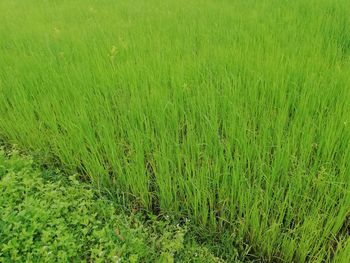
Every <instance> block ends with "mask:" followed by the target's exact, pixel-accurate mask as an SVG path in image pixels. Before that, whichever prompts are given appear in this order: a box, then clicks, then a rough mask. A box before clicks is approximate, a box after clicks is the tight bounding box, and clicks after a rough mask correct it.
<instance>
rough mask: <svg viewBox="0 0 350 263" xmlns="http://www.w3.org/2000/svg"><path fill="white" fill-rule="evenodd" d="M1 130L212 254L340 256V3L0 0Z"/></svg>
mask: <svg viewBox="0 0 350 263" xmlns="http://www.w3.org/2000/svg"><path fill="white" fill-rule="evenodd" d="M0 142H1V144H2V145H3V146H4V147H7V148H9V147H11V146H9V145H17V146H16V147H18V148H20V149H21V150H22V151H23V152H25V153H26V154H28V155H30V156H32V158H33V160H35V162H36V163H38V165H39V164H40V167H41V168H40V169H44V170H47V171H55V170H56V169H59V170H60V174H61V175H62V176H64V175H66V177H67V178H68V177H69V176H70V175H72V174H77V175H78V176H76V177H77V182H78V184H79V183H81V184H87V185H89V186H90V187H91V188H92V189H93V191H94V192H95V193H96V195H99V196H100V198H101V199H106V198H107V199H108V200H109V201H110V202H112V203H113V205H116V206H118V207H122V209H123V210H124V211H123V213H126V214H127V213H130V211H132V213H140V214H147V215H149V214H152V215H153V216H154V217H156V218H157V220H160V221H161V220H163V219H164V220H165V219H166V218H171V219H172V220H173V221H174V222H179V223H178V224H179V225H180V228H181V227H184V228H185V227H186V228H187V227H188V229H190V235H191V236H192V237H193V238H195V239H196V242H198V243H199V245H198V246H200V245H202V244H205V245H206V246H208V247H209V248H208V251H209V250H210V252H208V253H209V254H210V255H212V254H211V253H213V258H215V256H214V254H215V255H216V256H218V257H219V258H222V259H223V260H226V261H228V262H235V261H237V262H238V261H243V262H252V261H253V262H344V263H347V262H350V3H349V1H348V0H337V1H333V0H309V1H302V0H294V1H291V0H259V1H258V0H216V1H214V0H186V1H185V0H177V1H174V0H147V1H146V0H130V1H121V0H85V1H83V0H75V1H68V0H60V1H58V0H27V1H20V0H0ZM4 156H5V155H4ZM0 158H3V159H4V158H8V157H1V156H0ZM1 167H4V165H3V166H0V171H1V169H3V170H4V171H5V170H6V171H7V170H8V169H7V168H6V169H4V168H1ZM5 173H6V174H7V172H4V174H5ZM48 173H49V174H51V173H50V172H48ZM15 175H16V176H17V177H20V176H24V174H23V173H16V174H15ZM16 176H12V177H11V178H12V179H11V180H19V181H18V182H20V180H21V179H20V178H18V179H16ZM25 176H26V178H28V174H25ZM29 177H30V176H29ZM26 180H27V179H26ZM33 180H36V179H35V177H33ZM1 187H2V186H1ZM28 187H29V186H28ZM4 189H5V188H4ZM1 193H2V192H1ZM1 202H4V203H6V202H5V201H4V200H1ZM8 202H9V203H10V201H8ZM91 202H99V201H98V199H93V201H91ZM13 205H14V206H15V205H16V203H13ZM31 205H33V204H31ZM0 208H2V206H0ZM7 209H9V208H7ZM2 214H3V212H2V211H0V241H1V237H2V236H3V235H4V233H5V232H4V231H6V229H5V227H4V226H5V225H6V224H2V223H1V222H2V221H3V220H4V219H3V218H2V217H3V215H2ZM33 216H34V215H33ZM107 216H108V214H107ZM11 218H12V217H11ZM13 220H18V219H15V218H13ZM113 220H115V219H114V218H113ZM141 221H142V220H141ZM157 222H158V221H157ZM174 224H175V223H174ZM70 227H71V226H70ZM169 227H170V228H171V226H169ZM164 231H167V230H165V229H164ZM131 232H132V231H131ZM132 233H133V232H132ZM160 235H161V234H160ZM77 242H78V241H77ZM144 242H146V244H149V243H147V242H148V241H147V237H145V241H144ZM91 244H93V245H94V244H95V243H91ZM0 248H2V246H1V244H0ZM131 248H133V246H131ZM137 249H138V248H137V247H134V250H137ZM143 249H144V248H143ZM152 249H154V248H152ZM155 250H156V249H155ZM204 250H205V251H207V250H206V249H204ZM82 251H83V250H82ZM152 251H153V250H152ZM137 252H139V251H135V253H134V254H138V253H137ZM158 252H159V251H158ZM1 253H4V252H2V251H0V259H1V256H2V254H1ZM82 253H87V252H86V251H85V252H82ZM150 253H151V252H150ZM181 253H184V252H183V250H182V252H181ZM84 255H85V254H84ZM142 255H144V254H142ZM186 255H187V254H186ZM188 255H189V254H188ZM81 258H84V257H83V256H82V257H80V259H81ZM145 258H146V259H148V260H150V257H147V256H146V257H145ZM208 258H209V257H208ZM134 259H135V258H134ZM134 259H133V260H134ZM158 259H159V257H158ZM101 260H102V262H104V261H105V262H113V261H112V260H111V261H109V260H110V259H107V258H105V259H103V258H102V259H101ZM135 260H136V261H135V262H145V260H144V259H142V258H136V259H135ZM172 260H175V261H179V262H181V261H184V259H183V260H182V258H181V257H178V258H176V257H175V258H173V259H167V258H165V259H164V260H163V262H172ZM186 260H187V259H186ZM0 261H1V260H0ZM87 261H89V260H87ZM129 261H130V260H129ZM129 261H128V259H125V262H129ZM91 262H94V261H91ZM96 262H98V261H96ZM123 262H124V261H123Z"/></svg>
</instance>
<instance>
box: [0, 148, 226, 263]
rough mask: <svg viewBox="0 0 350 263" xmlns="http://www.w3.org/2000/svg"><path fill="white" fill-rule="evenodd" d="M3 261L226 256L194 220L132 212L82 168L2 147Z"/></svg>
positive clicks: (169, 259) (0, 208)
mask: <svg viewBox="0 0 350 263" xmlns="http://www.w3.org/2000/svg"><path fill="white" fill-rule="evenodd" d="M0 193H1V195H0V211H1V213H0V262H174V261H177V262H179V261H180V262H213V263H214V262H224V261H223V260H221V259H219V258H217V257H215V256H213V255H212V254H211V253H210V252H209V250H208V249H207V248H206V247H201V246H199V245H198V244H196V243H195V242H194V241H193V240H192V239H191V236H189V235H187V227H186V226H185V225H183V226H175V225H173V224H170V223H169V222H166V221H165V220H163V221H157V220H148V221H145V218H144V217H143V216H141V215H140V214H134V215H126V214H125V213H124V211H123V210H120V207H117V206H115V205H114V204H112V203H111V202H110V201H107V200H104V199H96V196H95V193H94V190H93V189H92V188H91V186H90V185H87V184H81V183H79V182H78V181H77V179H76V176H75V175H72V176H70V177H69V178H65V177H63V176H62V175H61V174H60V173H58V172H52V171H48V170H46V171H42V170H39V169H38V168H36V167H35V165H34V164H33V160H32V159H31V158H28V157H24V156H20V155H18V153H16V152H11V153H10V154H9V155H5V152H4V151H3V150H1V149H0Z"/></svg>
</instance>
